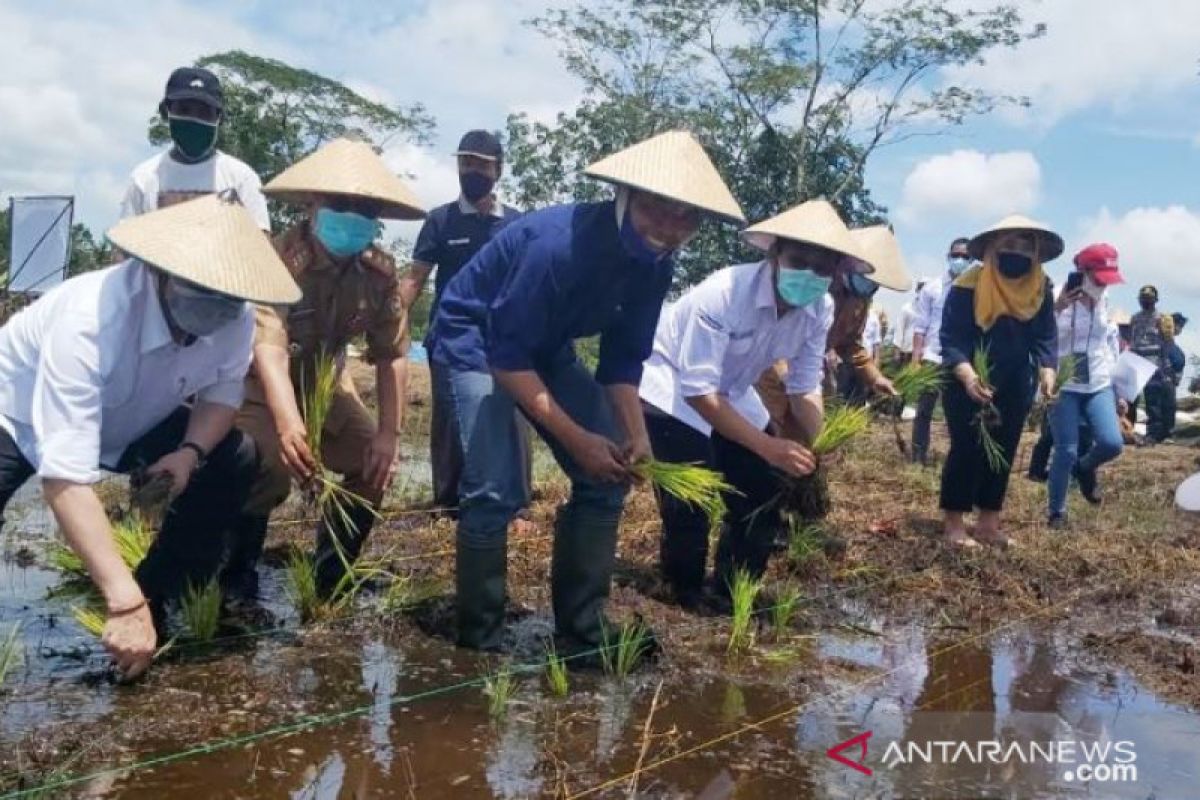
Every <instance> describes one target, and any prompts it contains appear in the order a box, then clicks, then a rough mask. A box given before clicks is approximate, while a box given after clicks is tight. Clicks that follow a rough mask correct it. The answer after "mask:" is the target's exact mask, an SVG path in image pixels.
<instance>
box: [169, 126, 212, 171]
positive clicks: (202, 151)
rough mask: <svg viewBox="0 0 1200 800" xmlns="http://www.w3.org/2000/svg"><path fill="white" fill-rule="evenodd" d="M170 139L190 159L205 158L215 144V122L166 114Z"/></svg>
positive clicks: (199, 159) (198, 159) (200, 159)
mask: <svg viewBox="0 0 1200 800" xmlns="http://www.w3.org/2000/svg"><path fill="white" fill-rule="evenodd" d="M167 126H168V127H169V128H170V130H171V140H172V141H173V142H175V147H176V149H178V150H179V152H180V153H181V154H182V155H183V156H184V157H185V158H187V159H189V160H191V161H202V160H203V159H205V158H207V157H208V156H209V155H210V154H211V153H212V151H213V149H214V148H215V147H216V144H217V123H215V122H204V121H203V120H199V119H192V118H191V117H173V116H170V115H168V116H167Z"/></svg>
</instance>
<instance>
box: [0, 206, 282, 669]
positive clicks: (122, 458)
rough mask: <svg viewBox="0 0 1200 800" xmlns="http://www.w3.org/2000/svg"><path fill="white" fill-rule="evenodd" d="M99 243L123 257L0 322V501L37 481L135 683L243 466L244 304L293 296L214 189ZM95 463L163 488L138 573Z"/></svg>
mask: <svg viewBox="0 0 1200 800" xmlns="http://www.w3.org/2000/svg"><path fill="white" fill-rule="evenodd" d="M108 237H109V239H110V240H111V241H112V243H113V244H114V245H116V246H117V247H120V248H121V250H122V251H123V252H125V253H128V254H129V258H127V259H126V260H125V261H123V262H122V263H120V264H118V265H116V266H113V267H109V268H107V269H103V270H98V271H96V272H90V273H88V274H86V275H81V276H79V277H77V278H72V279H71V280H69V281H66V282H65V283H63V284H62V285H61V286H58V287H57V288H55V289H53V290H51V291H50V292H47V293H46V294H45V295H44V296H43V297H42V298H41V299H39V300H38V301H37V302H36V303H34V304H33V305H32V306H30V307H29V308H26V309H25V310H24V311H22V312H21V313H20V314H18V315H16V316H15V317H13V318H12V319H11V320H9V322H8V324H6V325H5V326H4V327H3V328H2V329H0V508H3V506H4V505H5V504H7V502H8V500H9V499H10V498H11V497H12V495H13V493H14V492H15V491H16V490H17V489H18V488H19V487H20V486H21V484H23V483H24V482H25V481H26V480H27V479H29V478H30V477H32V476H33V475H35V474H36V475H37V476H38V477H40V478H41V480H42V489H43V493H44V496H45V498H46V502H47V503H48V504H49V506H50V508H51V510H52V511H53V512H54V516H55V518H56V519H57V521H58V524H59V526H60V527H61V528H62V531H63V534H64V536H65V537H66V540H67V543H68V544H69V545H70V547H71V548H72V549H73V550H74V551H75V552H76V553H78V554H79V556H80V558H81V559H82V560H83V563H84V565H85V566H86V568H87V570H88V573H89V574H90V575H91V577H92V580H93V581H94V582H95V584H96V587H97V589H98V590H99V591H100V594H101V595H102V596H103V598H104V602H105V606H106V610H107V617H108V618H107V622H106V624H105V628H104V634H103V640H104V644H105V646H106V647H107V648H108V650H109V652H110V653H112V655H113V657H114V658H115V659H116V662H117V666H118V667H119V669H120V671H121V673H122V675H123V676H125V677H133V676H135V675H137V674H138V673H140V672H142V671H143V670H144V669H145V668H146V666H147V665H148V664H149V663H150V659H151V657H152V655H153V653H154V649H155V644H156V634H155V617H158V618H159V619H160V620H161V612H162V607H163V603H164V602H165V601H166V600H168V599H170V598H172V597H173V596H175V595H177V594H178V593H179V592H180V591H181V590H182V589H183V588H184V587H185V586H187V585H189V584H190V585H197V586H198V585H199V584H200V583H202V582H203V581H205V580H206V579H208V578H209V577H210V576H211V575H212V574H213V573H215V571H216V568H217V565H218V563H219V561H220V558H221V554H222V551H223V546H224V539H223V536H224V534H225V533H226V532H227V531H228V530H229V529H230V526H231V525H232V524H233V522H234V518H235V516H236V513H237V512H236V509H237V507H238V505H239V504H240V503H241V502H242V500H243V499H244V498H245V493H246V489H247V487H248V486H249V482H250V480H251V479H252V478H253V476H254V471H255V469H256V455H255V451H254V445H253V442H252V441H251V440H249V439H248V438H247V437H245V436H243V435H242V434H241V433H240V432H238V431H236V430H233V429H232V426H233V419H234V415H235V413H236V411H237V408H238V406H240V405H241V403H242V393H243V383H244V380H245V375H246V370H247V369H248V367H249V365H250V347H251V343H252V341H253V335H254V317H253V311H252V309H251V307H250V305H249V304H248V303H246V302H245V301H246V300H251V301H255V302H260V303H289V302H292V301H294V300H296V299H297V298H298V297H299V296H300V292H299V289H298V288H297V287H296V284H295V282H294V281H293V280H292V279H291V277H290V276H289V275H288V273H287V270H286V269H285V268H284V266H283V264H282V263H280V260H279V257H278V256H276V255H275V252H274V251H273V250H272V249H271V246H270V243H269V242H268V241H267V240H266V238H265V237H263V235H262V232H261V231H260V230H259V228H258V227H257V225H256V224H255V221H254V220H253V219H252V218H251V216H250V214H248V213H247V212H246V210H245V209H244V208H242V206H241V205H240V204H238V203H237V202H236V201H234V200H233V199H231V198H230V197H227V196H221V197H217V196H209V197H205V198H201V199H198V200H193V201H190V202H186V203H181V204H179V205H176V206H173V207H171V208H168V209H163V210H161V211H153V212H150V213H148V214H145V215H143V216H139V217H135V218H132V219H127V220H123V221H122V222H120V223H119V224H118V225H117V226H116V227H115V228H113V229H112V230H111V231H109V233H108ZM192 398H194V399H192ZM102 468H103V469H108V470H113V471H117V472H143V473H145V474H147V475H154V476H161V480H162V481H164V482H167V483H169V485H170V497H171V498H172V502H171V504H170V506H169V508H168V510H167V513H166V515H165V517H164V521H163V525H162V529H161V530H160V531H159V534H158V537H157V539H156V540H155V542H154V544H153V545H152V546H151V547H150V551H149V554H148V555H147V556H146V558H145V560H144V561H142V563H141V564H140V565H139V566H138V567H137V574H136V578H135V576H134V575H132V574H130V570H129V568H128V567H126V566H125V564H124V562H123V561H122V560H121V557H120V555H119V554H118V552H117V548H116V545H115V544H114V542H113V537H112V533H111V529H110V527H109V522H108V519H107V517H106V516H105V513H104V507H103V506H102V505H101V503H100V500H99V498H98V497H97V496H96V493H95V492H94V491H93V489H92V485H93V484H94V483H96V482H97V481H99V480H100V477H101V469H102ZM152 612H153V613H152Z"/></svg>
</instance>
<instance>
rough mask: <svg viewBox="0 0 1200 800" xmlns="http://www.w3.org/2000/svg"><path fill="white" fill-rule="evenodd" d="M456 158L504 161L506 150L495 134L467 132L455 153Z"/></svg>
mask: <svg viewBox="0 0 1200 800" xmlns="http://www.w3.org/2000/svg"><path fill="white" fill-rule="evenodd" d="M454 155H456V156H475V157H476V158H483V159H486V160H488V161H503V160H504V150H503V148H501V147H500V140H499V139H497V138H496V135H495V134H494V133H490V132H488V131H467V133H466V135H464V136H463V137H462V139H461V140H460V141H459V143H458V149H457V150H455V151H454Z"/></svg>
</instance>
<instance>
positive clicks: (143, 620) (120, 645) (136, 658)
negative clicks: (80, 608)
mask: <svg viewBox="0 0 1200 800" xmlns="http://www.w3.org/2000/svg"><path fill="white" fill-rule="evenodd" d="M101 641H102V642H103V643H104V647H105V648H106V649H107V650H108V652H109V654H110V655H112V657H113V661H115V662H116V665H117V671H118V672H119V673H120V676H121V679H122V680H127V681H128V680H133V679H134V678H136V677H138V676H139V675H141V674H142V673H143V672H145V671H146V668H147V667H149V666H150V662H151V661H153V660H154V648H155V645H156V644H157V643H158V635H157V634H156V633H155V631H154V620H153V618H152V617H151V616H150V607H149V606H148V605H147V604H146V601H145V599H143V600H142V601H141V602H140V603H137V604H135V605H132V606H126V607H124V608H113V607H111V606H110V607H109V610H108V618H107V620H106V621H105V623H104V635H103V636H102V637H101Z"/></svg>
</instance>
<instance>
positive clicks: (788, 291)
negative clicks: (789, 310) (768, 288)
mask: <svg viewBox="0 0 1200 800" xmlns="http://www.w3.org/2000/svg"><path fill="white" fill-rule="evenodd" d="M831 283H833V281H832V280H830V279H829V278H822V277H821V276H820V275H818V274H816V273H815V272H813V271H811V270H807V269H795V268H792V267H782V266H781V267H780V268H779V274H778V275H777V277H776V278H775V287H776V288H777V289H778V290H779V296H780V297H781V298H783V302H785V303H787V304H788V305H789V306H792V307H793V308H804V307H805V306H807V305H812V304H813V303H815V302H817V301H818V300H820V299H821V298H822V297H823V296H824V295H825V293H826V292H827V291H829V284H831Z"/></svg>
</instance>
